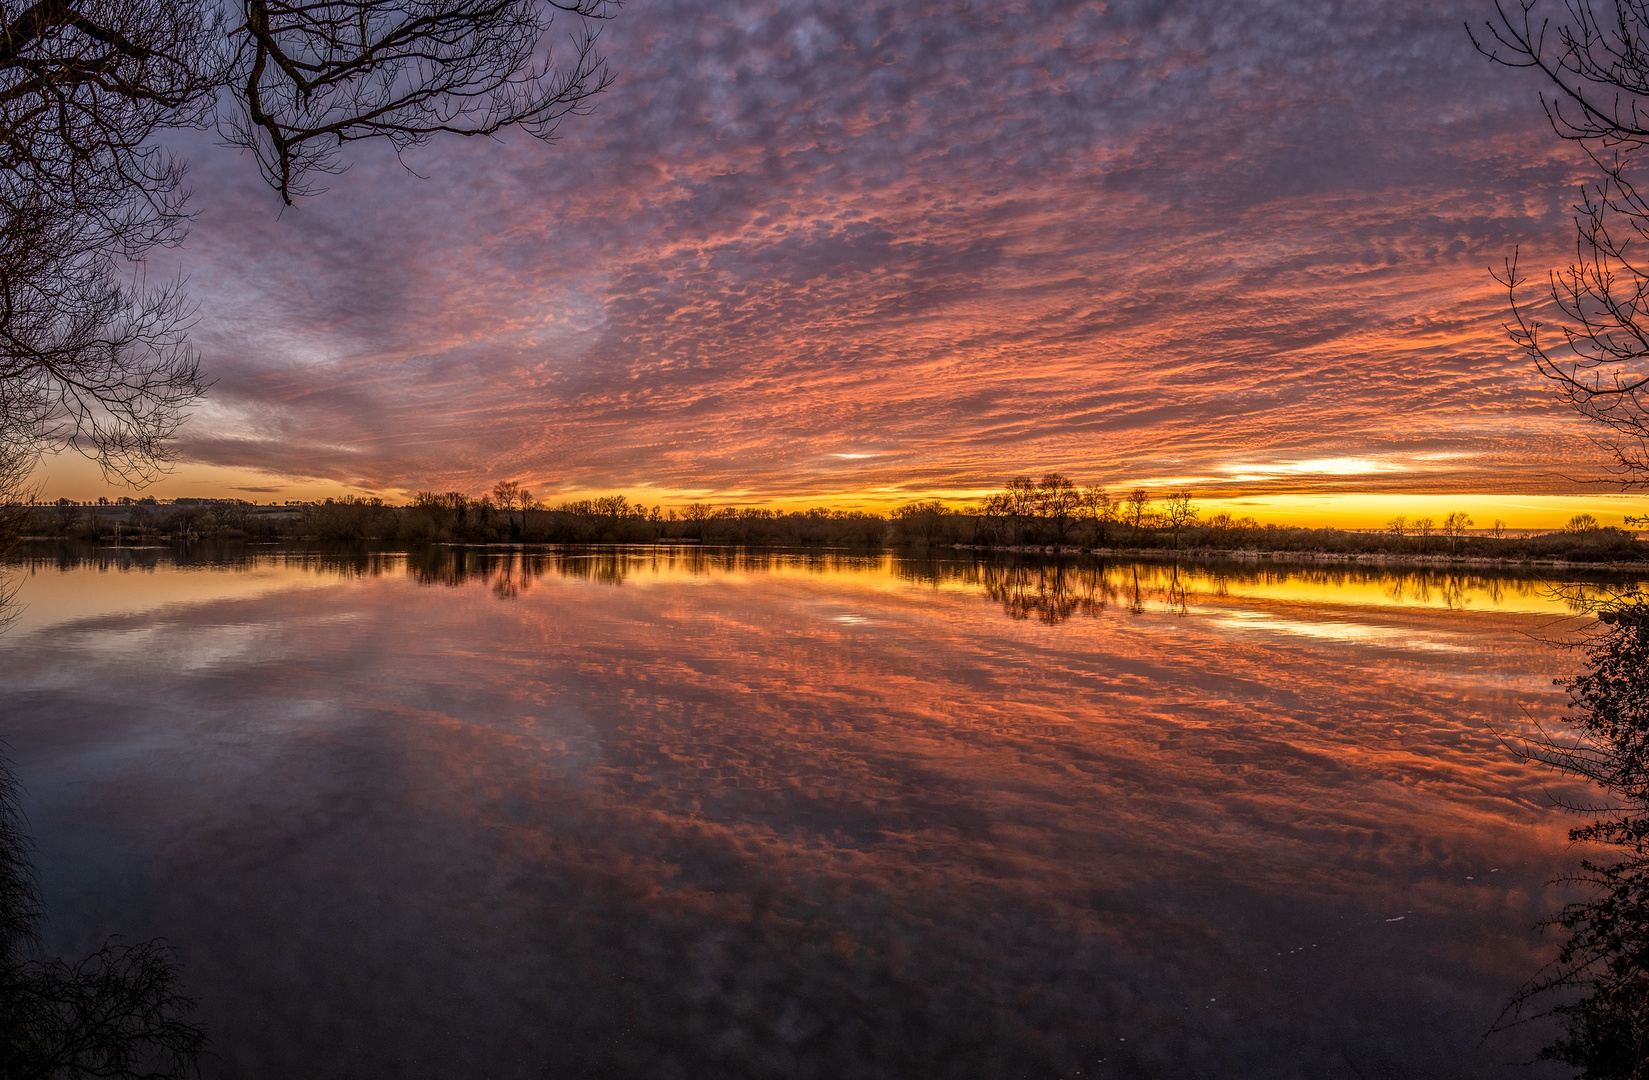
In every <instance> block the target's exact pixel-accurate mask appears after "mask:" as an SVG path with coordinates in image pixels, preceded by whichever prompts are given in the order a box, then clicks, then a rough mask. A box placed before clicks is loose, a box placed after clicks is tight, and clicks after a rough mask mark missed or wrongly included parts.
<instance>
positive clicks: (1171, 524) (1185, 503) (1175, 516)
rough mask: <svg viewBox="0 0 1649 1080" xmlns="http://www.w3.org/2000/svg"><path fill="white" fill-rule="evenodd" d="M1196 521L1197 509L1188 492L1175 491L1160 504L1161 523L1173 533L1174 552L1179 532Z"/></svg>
mask: <svg viewBox="0 0 1649 1080" xmlns="http://www.w3.org/2000/svg"><path fill="white" fill-rule="evenodd" d="M1196 520H1197V508H1196V507H1195V506H1194V505H1192V503H1191V493H1190V492H1189V491H1176V492H1173V493H1172V494H1170V495H1169V496H1168V498H1167V499H1165V500H1164V501H1163V504H1162V523H1163V524H1164V525H1166V526H1167V527H1168V528H1170V529H1172V530H1173V531H1174V550H1176V551H1177V550H1179V534H1180V530H1181V529H1183V528H1185V527H1186V526H1187V525H1190V524H1192V523H1194V522H1195V521H1196Z"/></svg>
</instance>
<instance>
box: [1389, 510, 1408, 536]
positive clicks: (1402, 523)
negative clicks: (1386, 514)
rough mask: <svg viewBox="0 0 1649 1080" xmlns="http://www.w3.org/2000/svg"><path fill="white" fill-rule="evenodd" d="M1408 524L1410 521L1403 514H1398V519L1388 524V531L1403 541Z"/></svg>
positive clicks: (1395, 518)
mask: <svg viewBox="0 0 1649 1080" xmlns="http://www.w3.org/2000/svg"><path fill="white" fill-rule="evenodd" d="M1408 524H1409V519H1408V518H1406V517H1404V516H1403V515H1402V514H1398V515H1397V516H1396V517H1394V518H1392V519H1391V520H1390V521H1388V522H1386V531H1387V532H1389V533H1391V535H1393V536H1395V537H1398V538H1399V539H1401V538H1402V536H1403V534H1404V533H1405V532H1406V531H1408Z"/></svg>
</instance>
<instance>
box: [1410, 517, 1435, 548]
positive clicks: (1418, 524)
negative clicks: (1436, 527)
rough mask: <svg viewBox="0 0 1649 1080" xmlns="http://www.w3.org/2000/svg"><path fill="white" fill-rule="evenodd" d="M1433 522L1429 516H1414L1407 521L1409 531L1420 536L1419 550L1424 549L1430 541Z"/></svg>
mask: <svg viewBox="0 0 1649 1080" xmlns="http://www.w3.org/2000/svg"><path fill="white" fill-rule="evenodd" d="M1433 524H1434V523H1433V522H1432V520H1431V518H1429V517H1423V518H1415V519H1414V520H1413V521H1412V522H1410V523H1409V531H1411V532H1412V533H1414V535H1415V536H1417V537H1419V538H1420V550H1421V551H1425V550H1426V548H1427V546H1428V545H1429V543H1430V541H1431V530H1432V527H1433Z"/></svg>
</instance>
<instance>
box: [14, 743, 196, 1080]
mask: <svg viewBox="0 0 1649 1080" xmlns="http://www.w3.org/2000/svg"><path fill="white" fill-rule="evenodd" d="M28 856H29V841H28V837H27V836H26V834H25V833H24V831H23V828H22V822H21V820H20V815H19V813H18V808H17V783H16V779H15V778H14V777H13V775H12V773H11V770H10V768H9V767H8V766H7V765H6V763H5V762H4V761H0V1077H4V1078H5V1080H25V1078H27V1080H35V1078H39V1080H48V1078H49V1080H66V1078H70V1077H115V1078H121V1080H136V1078H139V1077H142V1078H145V1080H149V1078H153V1080H159V1078H161V1077H182V1076H193V1075H195V1073H196V1061H197V1059H198V1057H199V1055H200V1051H201V1047H202V1044H203V1042H204V1041H205V1040H204V1035H203V1033H202V1032H201V1029H200V1028H199V1027H197V1026H196V1025H194V1024H193V1023H190V1022H189V1020H188V1019H187V1016H188V1015H189V1013H190V1011H191V1009H192V1007H193V1003H192V1002H191V1001H190V1000H189V999H188V998H185V997H184V996H182V995H181V994H180V993H179V992H178V986H177V978H178V972H177V966H176V964H174V963H173V961H172V959H171V955H170V952H169V950H167V949H166V948H165V947H164V946H162V945H161V944H159V943H158V942H142V943H139V944H136V945H120V944H117V943H115V942H113V941H111V942H109V943H107V944H105V945H104V946H103V947H102V948H101V949H99V950H97V952H95V953H93V954H92V955H91V956H89V957H87V958H86V959H85V960H82V961H80V962H79V963H78V964H70V963H68V962H66V961H64V960H60V959H52V960H46V959H42V958H41V957H40V955H39V953H40V942H39V939H38V937H37V936H36V934H35V925H36V923H37V922H38V921H39V918H40V915H41V910H40V896H39V893H38V891H37V890H36V888H35V884H34V877H33V868H32V867H31V865H30V862H29V857H28Z"/></svg>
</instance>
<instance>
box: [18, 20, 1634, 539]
mask: <svg viewBox="0 0 1649 1080" xmlns="http://www.w3.org/2000/svg"><path fill="white" fill-rule="evenodd" d="M1491 10H1492V4H1491V3H1489V2H1488V0H1470V2H1465V3H1456V2H1446V3H1439V2H1436V0H1428V2H1410V0H1380V2H1374V0H1366V2H1344V3H1335V2H1324V0H1252V2H1243V3H1230V2H1184V3H1171V2H1131V0H1119V2H1115V3H1078V2H1057V0H1046V2H1026V3H1004V2H993V3H988V4H987V3H977V4H973V3H966V2H936V0H903V2H900V3H880V4H879V3H874V2H868V0H841V2H837V3H824V2H784V0H691V2H689V0H629V2H627V3H626V4H625V5H624V6H623V8H622V9H621V11H620V12H619V14H618V16H617V17H616V18H615V19H614V20H612V21H611V22H610V23H609V24H607V25H606V26H605V28H604V30H603V32H602V44H603V50H604V52H605V54H606V55H607V57H608V58H609V60H610V62H611V65H612V71H613V74H614V75H615V77H616V82H615V84H614V86H613V87H612V89H611V90H609V91H608V92H607V93H606V94H605V95H603V97H602V98H601V99H600V101H599V103H598V105H597V107H596V109H595V111H594V112H593V114H591V115H588V116H582V117H574V118H570V119H569V120H567V121H566V122H565V123H564V124H563V126H562V128H561V131H560V137H559V138H558V139H557V141H555V142H554V143H553V144H549V145H546V144H544V143H541V142H538V141H536V140H534V139H531V138H529V137H527V136H525V135H520V134H516V135H509V136H507V137H504V138H501V139H496V140H479V139H477V140H464V139H461V138H456V137H453V138H448V139H443V140H437V141H436V142H434V143H432V144H431V145H429V146H427V147H423V148H419V149H416V150H413V151H411V152H409V153H408V154H406V155H405V156H404V158H403V159H402V160H399V161H398V160H397V159H396V158H395V157H394V156H393V155H391V154H389V153H387V152H386V151H385V150H384V149H383V148H378V147H365V148H362V149H360V150H359V151H357V152H356V153H355V154H354V157H353V159H352V160H353V162H354V164H353V167H352V168H351V169H350V171H349V172H347V173H346V174H344V175H342V176H338V177H334V178H331V179H330V181H329V184H328V185H327V186H328V187H329V190H327V191H326V192H325V193H324V194H321V195H318V196H316V197H314V198H311V199H307V200H304V201H302V202H300V204H299V205H297V206H296V207H293V208H288V209H286V210H285V211H284V212H283V211H282V208H281V206H280V203H279V201H278V198H277V197H276V195H275V194H274V193H273V192H272V191H270V190H269V189H268V188H267V187H265V186H263V184H262V182H261V180H260V179H259V178H258V175H257V171H256V168H255V166H254V164H253V162H252V161H251V160H250V159H248V158H245V157H243V156H240V155H238V154H237V153H236V152H235V151H232V150H229V149H225V148H223V147H220V146H217V145H215V144H214V142H213V140H212V139H211V138H210V137H208V136H205V135H195V134H186V135H183V136H180V137H179V145H180V146H181V147H182V148H183V149H185V150H186V151H187V152H188V154H189V157H190V159H191V162H192V165H191V177H192V183H193V186H194V190H195V195H194V202H193V206H194V208H195V210H196V212H197V215H198V216H197V218H196V221H195V224H194V227H193V231H192V233H191V235H190V237H189V239H188V241H187V242H186V244H185V245H184V246H183V247H182V248H180V249H178V250H176V251H169V252H166V253H163V254H162V255H161V256H160V257H158V258H157V259H155V260H152V265H151V273H156V272H160V273H166V274H170V273H179V274H182V275H183V276H184V277H185V278H186V279H187V281H188V286H189V290H190V292H191V295H192V296H193V297H194V299H195V301H196V302H197V303H198V305H199V322H198V325H197V327H196V329H195V341H196V343H197V345H198V346H199V348H200V350H201V352H202V354H203V358H204V361H205V365H206V368H207V370H208V372H209V374H210V376H211V377H212V378H213V380H214V382H213V386H212V389H211V392H210V394H209V396H208V398H207V400H206V401H205V403H204V404H203V405H202V406H200V407H199V408H198V409H197V411H196V413H195V415H194V416H193V418H192V419H191V420H190V422H189V423H188V424H187V425H186V427H185V428H184V429H183V430H182V432H181V433H180V437H179V440H178V443H177V468H176V471H175V472H174V473H173V474H172V475H171V476H169V477H167V478H166V479H164V480H162V481H161V482H159V483H158V484H157V485H155V486H154V487H153V488H152V489H151V490H150V491H149V492H148V493H150V494H156V495H159V496H161V497H168V496H180V495H207V494H212V495H238V496H240V497H245V498H251V499H256V500H259V501H270V500H282V499H294V498H307V497H314V496H317V495H330V494H343V493H375V494H381V495H383V496H385V497H387V498H391V499H400V498H404V497H406V496H407V495H408V494H410V493H412V492H415V491H418V490H425V489H428V490H437V491H445V490H458V491H465V492H468V493H472V494H478V493H480V492H482V491H484V490H486V489H488V488H490V487H491V486H492V484H493V483H494V482H495V481H498V480H503V479H511V480H517V481H520V482H521V483H522V484H523V485H524V486H526V487H528V488H529V489H531V490H532V491H533V493H534V494H535V495H537V496H538V497H540V498H542V499H546V500H549V501H552V502H553V501H556V500H557V499H559V498H563V497H569V498H570V497H576V496H579V495H583V494H586V493H591V492H623V493H626V494H628V495H630V497H632V498H634V499H637V500H639V501H642V502H644V503H647V504H649V505H650V504H655V503H662V504H664V505H667V506H668V505H680V504H684V503H687V502H691V501H705V502H711V503H716V504H727V503H741V504H766V505H774V506H794V505H815V504H825V505H833V506H839V507H865V508H871V509H886V508H889V507H892V506H894V505H897V504H898V503H901V502H905V501H909V500H911V499H916V498H925V497H939V498H943V499H946V500H948V501H952V502H956V503H964V502H967V501H969V500H973V499H977V498H979V497H980V496H982V495H983V494H984V493H985V492H988V491H990V490H993V489H996V488H998V487H1000V486H1002V485H1003V484H1004V483H1005V482H1006V481H1007V480H1008V479H1010V478H1011V477H1013V476H1015V475H1019V474H1026V473H1029V474H1041V473H1043V472H1046V471H1049V470H1058V471H1061V472H1064V473H1066V474H1068V475H1070V476H1071V477H1073V478H1074V479H1076V480H1077V481H1078V482H1080V483H1084V484H1088V483H1094V484H1100V485H1103V486H1105V487H1107V488H1110V489H1112V490H1115V491H1123V490H1127V489H1131V488H1133V487H1137V486H1143V487H1145V488H1147V489H1148V490H1151V491H1153V492H1166V491H1168V490H1171V489H1177V488H1189V489H1191V490H1192V491H1193V492H1195V493H1196V495H1197V497H1198V498H1199V500H1201V501H1203V502H1204V503H1205V505H1206V506H1209V507H1220V508H1226V509H1231V510H1233V511H1237V512H1244V513H1252V514H1254V515H1255V516H1257V517H1260V518H1261V519H1262V520H1277V521H1296V522H1298V523H1344V524H1365V525H1373V524H1377V523H1378V522H1379V521H1383V520H1384V519H1385V518H1386V517H1390V516H1392V515H1393V514H1395V513H1403V512H1405V511H1409V512H1412V513H1424V512H1431V511H1436V512H1438V513H1439V514H1441V513H1446V512H1448V511H1449V510H1451V509H1454V508H1462V509H1466V510H1467V511H1468V512H1470V513H1472V514H1473V516H1474V517H1476V518H1478V519H1479V524H1485V525H1486V524H1488V521H1489V519H1490V518H1494V517H1499V518H1502V519H1505V520H1506V521H1507V522H1508V524H1510V525H1512V526H1522V527H1529V526H1539V525H1549V524H1557V523H1559V522H1560V521H1561V520H1562V519H1563V518H1566V517H1567V516H1568V515H1569V514H1570V513H1573V512H1575V511H1576V510H1578V509H1591V510H1594V511H1595V512H1597V513H1598V515H1599V516H1600V517H1602V518H1603V519H1604V520H1605V521H1607V522H1611V523H1612V522H1616V521H1619V520H1620V515H1621V514H1622V513H1625V512H1632V511H1634V510H1637V511H1640V512H1641V511H1642V510H1643V509H1644V507H1645V506H1646V505H1649V503H1645V502H1644V501H1643V500H1639V499H1623V498H1622V497H1621V496H1620V495H1619V488H1618V485H1616V484H1613V483H1612V482H1609V481H1608V480H1607V479H1605V478H1606V476H1607V474H1606V472H1605V470H1604V468H1603V465H1604V457H1603V455H1602V453H1601V452H1600V451H1599V450H1597V449H1596V448H1595V447H1594V446H1593V445H1592V444H1591V442H1590V441H1589V439H1588V435H1589V429H1588V426H1587V425H1586V424H1585V422H1583V421H1582V420H1580V419H1579V418H1578V417H1576V416H1575V415H1573V414H1572V413H1570V412H1569V411H1567V410H1566V409H1565V408H1564V407H1563V406H1562V405H1561V404H1560V403H1558V402H1557V401H1556V400H1555V399H1554V398H1553V397H1552V395H1551V393H1550V390H1549V388H1548V387H1546V386H1545V385H1544V382H1543V380H1542V379H1541V378H1540V377H1539V376H1538V375H1536V374H1535V373H1534V372H1533V370H1532V368H1531V366H1530V364H1529V362H1528V361H1527V359H1526V358H1525V357H1523V356H1522V354H1520V353H1518V352H1517V351H1516V350H1515V349H1514V348H1513V347H1512V346H1511V344H1510V343H1509V342H1508V341H1507V339H1506V335H1505V332H1504V330H1503V329H1502V327H1501V323H1502V322H1503V321H1504V320H1505V318H1506V314H1507V312H1506V301H1505V296H1504V294H1503V292H1502V291H1501V290H1499V288H1498V287H1497V286H1496V285H1495V283H1494V282H1493V281H1492V280H1491V279H1490V277H1489V269H1490V267H1492V266H1498V265H1499V264H1500V262H1501V260H1502V259H1504V258H1505V257H1506V256H1507V255H1509V254H1511V253H1512V252H1513V250H1514V249H1516V250H1518V251H1520V253H1521V261H1522V266H1523V268H1524V269H1525V270H1530V269H1532V270H1535V271H1537V272H1539V271H1543V270H1544V269H1545V268H1547V267H1554V266H1561V265H1562V264H1563V263H1564V262H1565V259H1566V256H1567V255H1572V251H1573V248H1572V245H1573V226H1572V224H1571V216H1572V213H1571V210H1570V206H1571V204H1572V203H1573V202H1574V201H1575V197H1576V191H1577V189H1578V186H1579V184H1580V183H1581V182H1582V181H1583V180H1584V179H1585V178H1586V176H1587V172H1586V169H1585V168H1584V166H1583V163H1582V161H1581V160H1580V158H1579V155H1578V152H1577V151H1576V150H1575V149H1574V148H1573V147H1571V146H1568V145H1565V144H1564V143H1562V142H1561V141H1560V140H1558V139H1557V138H1556V137H1555V136H1553V135H1552V133H1551V131H1550V130H1549V128H1548V127H1547V126H1546V121H1545V118H1544V115H1543V114H1542V112H1541V109H1540V104H1539V100H1538V96H1537V95H1538V92H1539V90H1540V86H1539V84H1538V82H1537V81H1536V79H1535V77H1532V76H1530V75H1529V74H1528V73H1527V72H1522V71H1514V70H1511V69H1507V68H1503V67H1499V66H1496V65H1494V64H1491V63H1490V62H1489V61H1487V60H1486V59H1484V58H1483V57H1481V56H1480V55H1478V54H1477V53H1476V52H1475V51H1474V49H1473V47H1472V44H1471V42H1470V40H1469V39H1468V37H1467V34H1466V30H1465V24H1466V23H1467V22H1468V21H1477V22H1481V20H1482V19H1483V18H1484V17H1485V16H1486V14H1488V13H1489V12H1490V11H1491ZM571 29H572V27H571V25H564V26H563V27H561V28H560V29H558V31H557V33H559V34H564V33H566V32H567V31H569V30H571ZM38 476H39V478H40V479H41V482H42V484H43V485H44V487H45V489H46V491H47V494H48V495H50V496H52V497H55V496H57V495H59V494H63V495H69V496H71V497H77V498H85V497H95V496H96V495H100V494H109V495H113V494H117V493H125V492H124V491H116V490H114V489H110V488H108V487H107V486H106V485H105V484H104V483H103V482H102V480H101V479H100V478H99V476H98V473H97V471H96V469H95V467H92V466H90V465H88V464H87V463H84V462H82V461H79V460H78V459H75V458H74V457H73V456H72V455H59V456H57V457H54V458H48V459H46V460H45V461H44V462H43V463H42V466H41V470H40V473H39V474H38Z"/></svg>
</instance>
